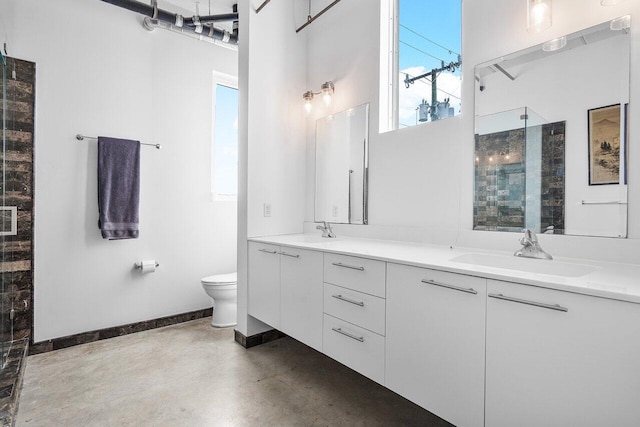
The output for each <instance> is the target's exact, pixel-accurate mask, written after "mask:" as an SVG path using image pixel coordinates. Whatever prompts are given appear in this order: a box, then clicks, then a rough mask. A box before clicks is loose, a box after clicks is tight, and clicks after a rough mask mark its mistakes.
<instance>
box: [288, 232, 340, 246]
mask: <svg viewBox="0 0 640 427" xmlns="http://www.w3.org/2000/svg"><path fill="white" fill-rule="evenodd" d="M289 239H290V242H291V243H311V244H313V243H327V242H331V241H335V240H336V239H335V238H331V239H330V238H328V237H322V236H319V235H318V236H316V235H313V234H298V235H295V236H290V238H289Z"/></svg>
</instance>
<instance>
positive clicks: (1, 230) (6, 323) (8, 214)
mask: <svg viewBox="0 0 640 427" xmlns="http://www.w3.org/2000/svg"><path fill="white" fill-rule="evenodd" d="M0 59H1V60H2V88H0V91H1V96H2V165H1V166H0V167H1V171H0V173H1V174H2V178H1V181H0V196H1V197H2V206H0V214H1V215H2V216H1V218H2V223H1V227H0V235H1V239H2V247H1V248H0V251H1V252H2V253H1V254H0V256H1V258H0V266H1V268H2V270H1V272H0V274H1V277H0V295H2V304H0V322H1V323H0V324H1V325H2V328H1V329H0V367H1V368H4V366H5V364H6V361H7V355H8V353H9V350H10V348H11V341H12V337H11V333H12V330H13V319H12V315H11V309H12V304H11V300H12V298H10V296H9V292H8V291H9V289H8V286H7V283H8V280H7V279H8V277H7V276H8V274H9V273H8V272H7V271H6V266H7V260H6V259H5V248H6V246H7V242H8V239H9V235H10V234H11V228H12V227H11V226H12V222H13V218H12V217H14V216H15V215H13V214H12V209H11V208H10V207H9V206H7V199H6V158H7V126H6V124H7V96H6V95H7V75H6V74H7V57H6V56H5V55H3V54H2V52H0Z"/></svg>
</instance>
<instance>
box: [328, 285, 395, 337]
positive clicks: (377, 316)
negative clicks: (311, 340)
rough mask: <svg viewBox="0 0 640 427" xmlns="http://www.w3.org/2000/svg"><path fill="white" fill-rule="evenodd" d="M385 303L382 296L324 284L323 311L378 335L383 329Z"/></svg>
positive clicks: (382, 333) (382, 332) (381, 333)
mask: <svg viewBox="0 0 640 427" xmlns="http://www.w3.org/2000/svg"><path fill="white" fill-rule="evenodd" d="M385 305H386V301H385V300H384V299H383V298H379V297H374V296H373V295H369V294H364V293H362V292H358V291H353V290H351V289H347V288H343V287H340V286H336V285H331V284H329V283H325V284H324V312H325V313H327V314H330V315H331V316H333V317H337V318H339V319H342V320H346V321H347V322H349V323H353V324H354V325H358V326H360V327H363V328H365V329H368V330H370V331H373V332H376V333H378V334H380V335H384V331H385Z"/></svg>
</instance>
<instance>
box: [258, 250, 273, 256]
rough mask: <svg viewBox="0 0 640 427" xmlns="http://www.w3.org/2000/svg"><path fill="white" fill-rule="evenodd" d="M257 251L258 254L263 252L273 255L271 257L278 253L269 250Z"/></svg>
mask: <svg viewBox="0 0 640 427" xmlns="http://www.w3.org/2000/svg"><path fill="white" fill-rule="evenodd" d="M258 250H259V251H260V252H264V253H266V254H273V255H275V254H277V253H278V251H270V250H269V249H258Z"/></svg>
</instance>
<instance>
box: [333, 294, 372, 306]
mask: <svg viewBox="0 0 640 427" xmlns="http://www.w3.org/2000/svg"><path fill="white" fill-rule="evenodd" d="M331 296H332V297H334V298H335V299H339V300H340V301H344V302H348V303H351V304H354V305H359V306H360V307H364V301H356V300H353V299H349V298H345V297H343V296H342V295H340V294H338V295H331Z"/></svg>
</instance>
